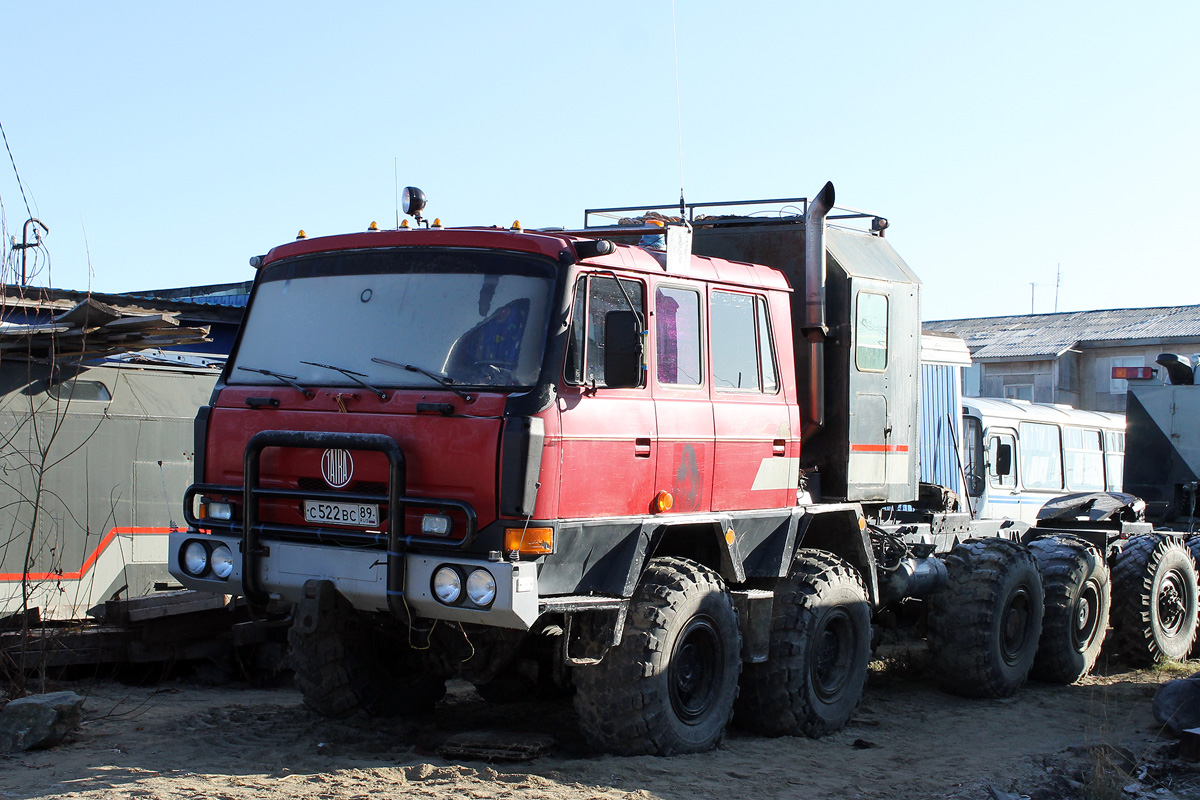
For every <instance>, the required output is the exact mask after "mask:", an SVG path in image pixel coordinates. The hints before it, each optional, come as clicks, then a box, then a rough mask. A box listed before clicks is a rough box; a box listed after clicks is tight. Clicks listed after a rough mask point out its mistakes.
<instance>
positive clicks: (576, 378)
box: [563, 275, 645, 386]
mask: <svg viewBox="0 0 1200 800" xmlns="http://www.w3.org/2000/svg"><path fill="white" fill-rule="evenodd" d="M622 288H623V289H624V291H622ZM643 294H644V293H643V291H642V284H641V283H639V282H638V281H631V280H622V281H621V285H620V286H618V285H617V282H616V280H615V279H613V278H611V277H608V276H604V275H589V276H586V277H583V278H580V279H579V280H578V281H576V283H575V303H574V307H573V309H572V312H571V331H570V333H569V334H568V336H567V363H566V368H565V369H564V370H563V372H564V375H565V376H566V379H567V382H568V383H574V384H584V385H587V386H604V385H605V383H604V323H605V319H606V318H607V315H608V312H610V311H628V310H629V304H630V302H631V301H632V303H633V309H634V310H635V311H637V312H638V313H639V314H644V313H645V312H644V311H643V303H644V301H643ZM643 318H644V317H643Z"/></svg>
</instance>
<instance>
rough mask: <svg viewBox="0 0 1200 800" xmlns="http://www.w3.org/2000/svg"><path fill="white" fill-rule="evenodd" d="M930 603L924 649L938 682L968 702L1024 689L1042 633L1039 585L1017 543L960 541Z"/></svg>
mask: <svg viewBox="0 0 1200 800" xmlns="http://www.w3.org/2000/svg"><path fill="white" fill-rule="evenodd" d="M946 571H947V572H948V573H949V578H948V580H947V581H946V585H945V586H943V587H942V588H941V589H939V590H938V591H937V593H936V594H934V595H933V597H932V598H931V600H930V608H929V640H928V641H929V649H930V651H931V652H932V654H933V663H934V668H935V670H936V671H937V679H938V683H940V684H941V686H942V688H944V689H946V690H947V691H949V692H952V693H954V694H959V695H964V696H966V697H1007V696H1008V695H1010V694H1012V693H1013V692H1015V691H1016V690H1017V689H1019V688H1020V687H1021V685H1022V684H1024V683H1025V679H1026V678H1027V677H1028V676H1029V670H1030V669H1031V668H1032V666H1033V660H1034V657H1035V655H1036V654H1037V648H1038V639H1039V637H1040V636H1041V634H1042V613H1043V609H1042V603H1043V596H1042V579H1041V577H1040V576H1039V575H1038V569H1037V563H1036V562H1035V561H1034V558H1033V554H1031V553H1030V552H1029V550H1028V549H1027V548H1026V547H1025V546H1024V545H1021V544H1018V543H1017V542H1013V541H1009V540H1007V539H999V538H991V539H981V540H977V541H973V542H963V543H962V544H960V545H958V546H957V547H955V548H954V549H953V550H951V551H950V554H949V555H947V556H946Z"/></svg>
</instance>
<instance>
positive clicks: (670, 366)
mask: <svg viewBox="0 0 1200 800" xmlns="http://www.w3.org/2000/svg"><path fill="white" fill-rule="evenodd" d="M654 329H655V343H656V344H655V347H656V348H657V353H656V355H657V361H658V382H659V383H663V384H675V385H683V386H699V385H700V383H701V378H702V377H703V375H702V371H701V366H700V364H701V361H702V359H701V358H700V354H701V352H702V350H701V347H700V344H701V341H700V293H699V292H697V291H694V290H692V289H679V288H676V287H672V286H659V287H658V288H657V289H656V290H655V292H654Z"/></svg>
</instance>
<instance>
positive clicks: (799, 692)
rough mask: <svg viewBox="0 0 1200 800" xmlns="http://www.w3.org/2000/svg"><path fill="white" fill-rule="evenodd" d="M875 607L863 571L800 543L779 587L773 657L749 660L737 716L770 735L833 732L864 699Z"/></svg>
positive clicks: (746, 725) (771, 648) (773, 622)
mask: <svg viewBox="0 0 1200 800" xmlns="http://www.w3.org/2000/svg"><path fill="white" fill-rule="evenodd" d="M870 660H871V607H870V605H869V603H868V602H867V590H866V588H865V587H864V586H863V582H862V579H861V578H860V577H859V574H858V572H857V571H856V570H855V569H854V568H853V567H852V566H850V564H848V563H847V562H845V561H843V560H842V559H841V558H838V557H837V556H835V555H833V554H832V553H827V552H823V551H821V550H799V551H797V553H796V556H795V558H794V559H793V560H792V565H791V568H790V569H789V570H788V576H787V578H786V579H784V581H783V582H782V584H781V585H780V586H779V587H778V588H777V590H776V594H775V603H774V608H773V610H772V620H771V640H770V645H769V648H768V655H767V660H766V661H764V662H762V663H759V664H747V665H746V667H745V668H744V670H743V671H742V681H741V684H742V690H741V694H740V695H739V697H738V701H737V704H736V715H735V721H736V723H737V724H738V725H739V726H740V727H743V728H746V729H747V730H752V731H754V732H756V733H760V734H763V735H766V736H785V735H791V736H800V735H803V736H811V737H813V738H816V737H819V736H825V735H826V734H829V733H833V732H834V731H837V730H840V729H841V728H842V727H843V726H845V724H846V723H847V722H848V721H849V720H850V717H851V716H852V715H853V714H854V711H855V709H857V708H858V704H859V702H860V701H861V700H862V692H863V684H864V683H865V682H866V678H867V664H868V663H869V662H870Z"/></svg>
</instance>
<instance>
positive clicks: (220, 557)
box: [209, 544, 233, 580]
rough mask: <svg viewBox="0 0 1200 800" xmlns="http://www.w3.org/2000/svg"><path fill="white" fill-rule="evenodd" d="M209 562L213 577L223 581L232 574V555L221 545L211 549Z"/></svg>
mask: <svg viewBox="0 0 1200 800" xmlns="http://www.w3.org/2000/svg"><path fill="white" fill-rule="evenodd" d="M209 561H210V562H211V564H212V571H213V575H216V576H217V577H218V578H220V579H221V580H225V579H226V578H228V577H229V576H230V575H231V574H232V573H233V553H232V552H230V550H229V548H228V547H226V546H225V545H223V544H219V545H217V546H216V547H214V548H213V551H212V556H211V557H210V559H209Z"/></svg>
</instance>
